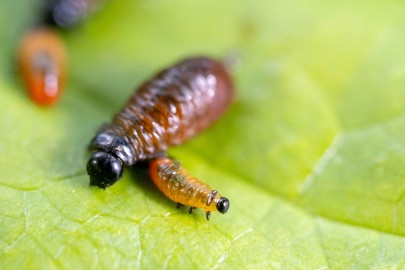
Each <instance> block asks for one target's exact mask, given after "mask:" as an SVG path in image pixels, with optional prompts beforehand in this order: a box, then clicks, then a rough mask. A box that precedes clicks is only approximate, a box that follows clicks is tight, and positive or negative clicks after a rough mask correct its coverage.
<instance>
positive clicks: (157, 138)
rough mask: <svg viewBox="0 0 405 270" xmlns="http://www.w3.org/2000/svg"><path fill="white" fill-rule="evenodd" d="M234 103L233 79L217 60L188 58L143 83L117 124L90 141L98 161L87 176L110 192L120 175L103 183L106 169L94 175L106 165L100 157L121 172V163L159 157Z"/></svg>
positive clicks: (109, 126)
mask: <svg viewBox="0 0 405 270" xmlns="http://www.w3.org/2000/svg"><path fill="white" fill-rule="evenodd" d="M232 99H233V86H232V81H231V78H230V75H229V74H228V72H227V71H226V69H225V67H224V65H223V64H222V63H221V62H219V61H216V60H213V59H210V58H206V57H196V58H190V59H186V60H183V61H181V62H179V63H177V64H176V65H174V66H173V67H170V68H168V69H165V70H163V71H161V72H160V73H158V74H157V75H156V76H154V77H153V78H152V79H150V80H149V81H146V82H145V83H144V84H142V85H141V86H140V87H139V89H138V91H137V92H136V93H135V94H134V95H133V96H132V97H131V98H130V100H129V101H128V103H127V104H126V105H125V107H124V108H123V109H122V110H121V111H120V112H119V113H117V114H116V115H115V117H114V119H113V122H112V123H111V124H107V125H104V126H103V127H102V128H101V130H100V131H99V133H98V134H97V135H96V136H95V138H94V139H93V140H92V142H91V144H90V148H91V149H92V150H95V151H97V152H96V153H98V154H97V155H98V156H97V157H96V158H95V159H93V161H91V160H92V159H90V161H89V163H90V162H93V163H94V164H93V165H89V163H88V172H89V175H90V178H92V174H94V175H95V174H97V175H98V176H97V177H96V176H95V177H93V178H94V180H92V179H91V182H92V183H93V184H95V185H98V186H100V187H106V186H109V185H111V184H112V182H115V181H117V180H118V178H119V177H120V174H118V173H117V174H116V177H115V178H117V179H116V180H115V181H112V180H107V179H106V178H105V177H104V179H101V178H103V177H102V174H101V172H98V171H100V170H102V169H100V168H98V169H97V170H96V171H95V170H92V168H91V167H95V166H96V167H100V166H104V165H102V164H101V163H103V162H104V161H105V160H106V158H107V156H106V155H104V154H101V153H99V152H104V153H107V154H108V155H109V156H108V158H110V159H113V160H114V163H115V165H116V166H118V167H119V166H122V164H121V162H122V163H123V164H124V165H127V166H130V165H133V164H135V163H136V162H137V161H140V160H149V159H152V158H155V157H157V156H158V155H160V154H161V153H163V152H165V151H166V150H167V149H168V147H169V146H170V145H177V144H180V143H182V142H184V141H185V140H187V139H190V138H192V137H193V136H195V135H197V134H198V133H199V132H201V131H202V130H203V129H205V128H207V127H208V126H210V125H211V124H212V123H213V122H215V121H216V120H217V119H218V118H219V117H220V116H221V115H222V114H223V113H224V112H225V110H226V109H227V108H228V106H229V104H230V103H231V101H232ZM101 156H104V157H101ZM94 160H96V161H94ZM109 162H110V163H111V162H113V161H109ZM103 164H104V163H103ZM89 166H90V168H89ZM105 166H106V165H105ZM105 166H104V167H105ZM89 170H90V171H89ZM106 170H110V169H106ZM92 172H93V173H92ZM117 172H118V170H117ZM120 173H121V171H120ZM96 178H99V179H101V180H96ZM110 178H114V177H110ZM107 182H109V184H108V183H107Z"/></svg>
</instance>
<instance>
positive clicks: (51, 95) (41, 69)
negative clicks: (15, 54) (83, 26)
mask: <svg viewBox="0 0 405 270" xmlns="http://www.w3.org/2000/svg"><path fill="white" fill-rule="evenodd" d="M18 60H19V61H18V63H19V69H20V72H21V75H22V78H23V81H24V83H25V85H26V88H27V91H28V94H29V96H30V97H31V99H32V100H34V101H35V102H36V103H38V104H40V105H43V106H50V105H52V104H54V103H55V102H56V101H57V100H58V98H59V97H60V94H61V92H62V89H63V87H64V84H65V76H66V74H65V73H66V55H65V49H64V45H63V43H62V41H61V40H60V38H59V36H58V34H57V33H56V32H54V31H53V30H51V29H50V28H45V27H40V28H36V29H34V30H31V31H30V32H29V33H28V34H27V35H26V36H25V38H24V39H23V40H22V42H21V45H20V50H19V59H18Z"/></svg>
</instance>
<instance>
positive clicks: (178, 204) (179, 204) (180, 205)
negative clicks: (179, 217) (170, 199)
mask: <svg viewBox="0 0 405 270" xmlns="http://www.w3.org/2000/svg"><path fill="white" fill-rule="evenodd" d="M182 206H184V205H183V204H181V203H177V207H176V208H177V209H179V208H180V207H182Z"/></svg>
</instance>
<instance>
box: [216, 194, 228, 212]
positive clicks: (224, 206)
mask: <svg viewBox="0 0 405 270" xmlns="http://www.w3.org/2000/svg"><path fill="white" fill-rule="evenodd" d="M228 209H229V200H228V199H227V198H225V197H221V198H219V200H218V202H217V210H218V212H220V213H222V214H225V213H226V212H227V211H228Z"/></svg>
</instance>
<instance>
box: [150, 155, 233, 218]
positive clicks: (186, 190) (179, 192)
mask: <svg viewBox="0 0 405 270" xmlns="http://www.w3.org/2000/svg"><path fill="white" fill-rule="evenodd" d="M149 174H150V177H151V179H152V181H153V182H154V183H155V185H156V186H157V187H158V188H159V189H160V190H161V191H162V192H163V194H165V196H166V197H168V198H169V199H171V200H172V201H174V202H177V203H178V204H180V205H188V206H190V209H191V211H192V209H194V208H202V209H204V211H205V212H206V215H207V219H209V216H210V213H211V212H212V211H219V212H221V213H226V212H227V211H228V208H229V201H228V199H226V198H225V197H221V195H220V194H219V193H218V192H217V191H215V190H212V189H211V188H210V187H209V186H208V185H207V184H205V183H203V182H201V181H200V180H198V179H197V178H195V177H192V176H191V175H190V174H189V173H188V172H187V171H186V170H185V169H184V168H182V167H181V165H180V163H179V162H178V161H175V160H172V159H169V158H166V157H162V158H157V159H155V160H154V161H153V162H151V163H150V165H149Z"/></svg>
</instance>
